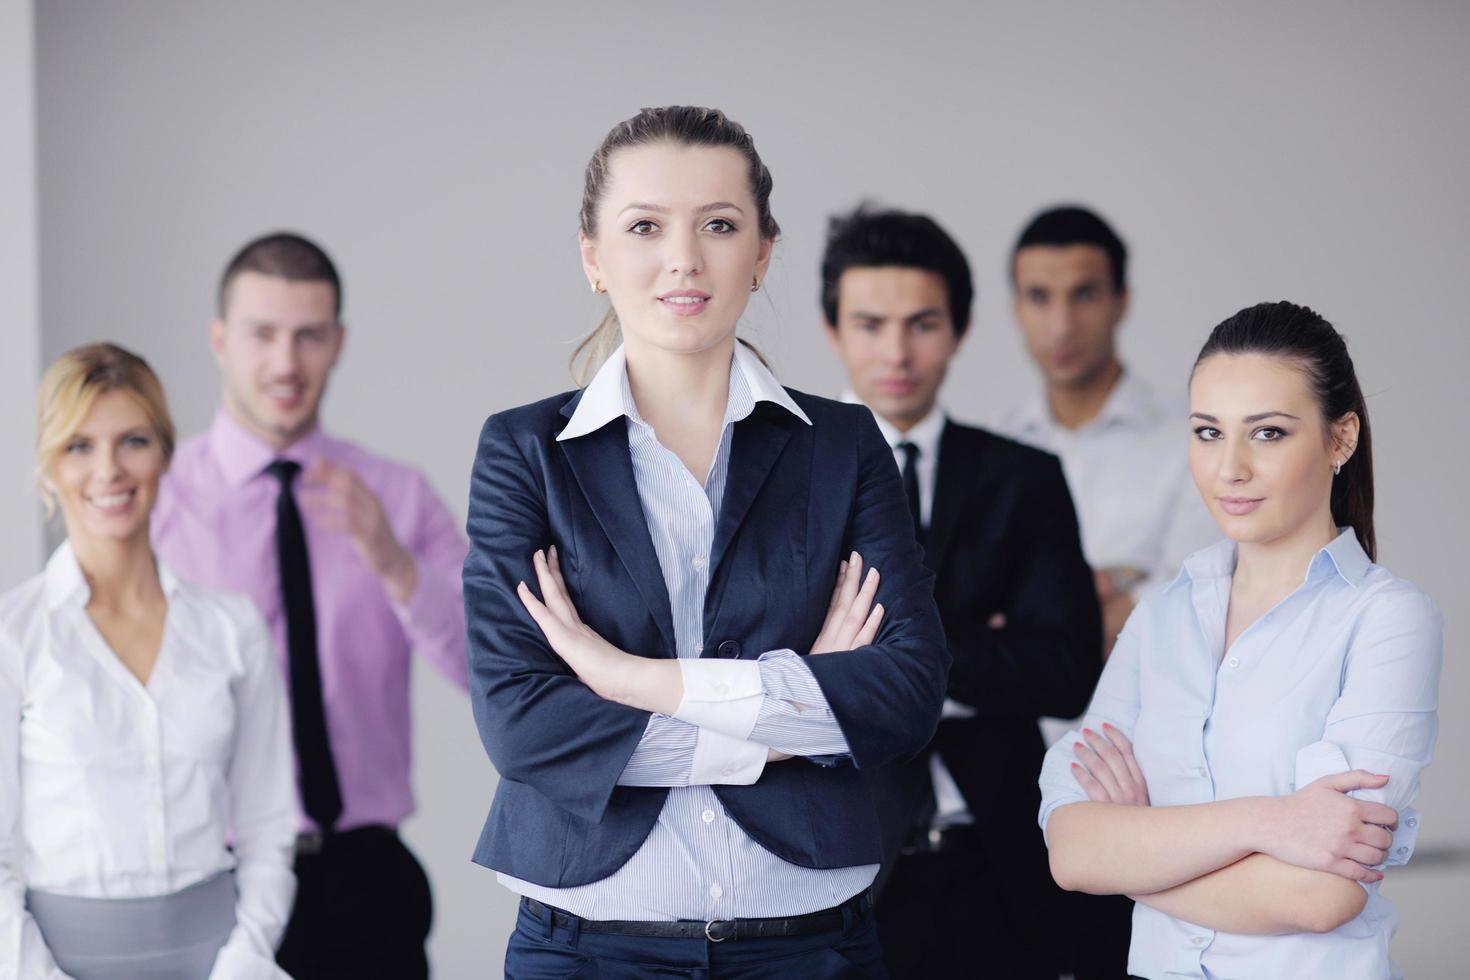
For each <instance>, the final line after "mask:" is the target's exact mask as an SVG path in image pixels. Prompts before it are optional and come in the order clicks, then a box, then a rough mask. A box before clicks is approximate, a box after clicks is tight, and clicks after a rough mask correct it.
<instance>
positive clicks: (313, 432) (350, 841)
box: [153, 234, 468, 980]
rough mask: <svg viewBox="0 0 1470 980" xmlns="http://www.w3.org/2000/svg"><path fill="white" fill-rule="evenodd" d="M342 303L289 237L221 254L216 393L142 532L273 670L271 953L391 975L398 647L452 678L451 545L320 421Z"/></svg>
mask: <svg viewBox="0 0 1470 980" xmlns="http://www.w3.org/2000/svg"><path fill="white" fill-rule="evenodd" d="M341 303H342V290H341V282H340V280H339V278H338V276H337V272H336V269H335V268H334V267H333V265H332V262H331V259H329V258H328V257H327V255H326V253H325V252H323V251H322V250H321V249H320V248H318V247H317V246H316V245H314V244H313V243H311V242H309V241H307V240H306V239H304V238H300V237H298V236H296V235H290V234H273V235H267V236H265V237H263V238H259V239H256V240H255V241H253V242H251V243H250V244H248V245H246V246H245V247H244V248H243V249H241V250H240V252H239V253H238V254H237V255H236V256H235V257H234V258H233V259H232V260H231V261H230V263H229V265H228V266H227V267H226V269H225V272H224V275H223V277H222V278H221V281H220V289H219V315H218V317H217V318H216V319H215V320H213V321H212V322H211V323H210V325H209V340H210V345H211V347H212V348H213V350H214V355H215V359H216V360H217V361H218V363H219V367H220V379H221V382H222V405H221V408H220V410H219V412H218V413H217V414H216V416H215V419H214V423H213V424H212V425H211V426H210V428H209V429H208V431H206V432H204V433H202V434H200V435H198V436H195V437H194V438H192V439H189V440H187V441H185V442H183V443H182V444H180V446H179V447H178V451H177V452H176V453H175V456H174V460H173V465H172V467H171V469H170V472H169V474H168V476H167V478H166V479H165V481H164V484H163V487H162V490H161V492H160V497H159V501H158V506H157V508H156V510H155V511H154V519H153V539H154V546H155V548H157V550H158V552H159V554H160V555H161V556H162V557H163V559H164V560H165V561H167V562H168V563H169V564H170V566H171V567H172V568H174V569H175V570H176V571H177V572H178V573H179V574H180V575H181V576H183V577H184V578H187V579H192V580H194V581H198V582H202V583H205V584H208V585H212V586H215V587H219V588H226V589H232V590H235V591H239V592H244V593H247V594H249V595H250V596H252V597H253V598H254V599H255V601H256V603H257V604H258V605H259V606H260V610H261V612H262V613H263V614H264V615H265V617H266V619H267V620H268V621H269V623H270V625H271V629H272V631H273V633H274V636H275V640H276V645H277V649H278V651H279V653H280V655H281V660H282V669H283V670H284V671H285V673H286V676H287V679H288V682H289V684H290V691H291V704H292V712H291V715H292V728H293V733H294V744H295V748H296V762H297V776H298V789H299V791H300V793H299V796H300V801H301V810H302V817H301V835H300V837H299V838H298V844H297V858H296V875H297V878H298V880H299V888H298V892H297V896H296V907H295V911H294V913H293V915H292V919H291V923H290V925H289V926H288V928H287V931H286V936H285V939H284V940H283V942H282V945H281V949H280V952H279V957H278V958H279V961H280V964H281V966H282V967H283V968H284V969H285V970H286V971H287V972H289V973H290V974H291V975H292V976H293V977H295V978H296V980H312V978H318V977H322V978H325V977H354V978H373V977H384V978H389V977H391V978H393V980H403V978H413V977H425V976H427V974H428V966H427V961H426V959H425V955H424V940H425V939H426V938H427V936H428V932H429V924H430V919H431V915H432V906H431V900H430V893H429V884H428V880H427V879H426V878H425V876H424V872H423V869H422V868H421V867H420V866H419V864H418V862H417V861H416V860H415V859H414V857H413V855H412V854H411V853H410V852H409V851H408V849H407V848H406V847H404V845H403V843H402V842H401V841H400V840H399V838H398V835H397V832H396V829H395V828H396V827H397V825H398V823H399V822H400V821H402V820H403V819H404V818H405V817H407V816H408V815H409V814H410V813H411V812H412V811H413V795H412V791H411V789H410V784H409V683H408V682H409V654H410V652H411V651H416V652H418V653H419V654H421V655H422V656H424V657H425V658H427V659H428V661H429V663H431V664H433V665H434V667H436V668H437V669H438V670H440V671H441V672H442V673H443V674H444V675H445V676H447V677H449V678H450V679H451V680H452V681H454V683H456V684H458V685H459V686H460V687H462V688H464V687H467V684H468V681H467V676H466V663H465V626H464V605H463V600H462V598H461V593H460V569H461V565H462V563H463V561H464V556H465V552H466V548H467V546H466V543H465V541H464V538H463V537H462V535H461V533H460V531H459V529H458V527H457V526H456V524H455V522H454V520H453V518H451V516H450V514H449V511H448V509H447V508H446V507H445V506H444V504H443V503H442V502H441V501H440V500H439V498H438V497H437V496H435V494H434V491H433V490H432V489H431V488H430V487H429V484H428V482H427V481H426V480H425V479H424V477H423V476H422V475H421V474H420V473H418V472H417V471H416V470H414V469H412V468H410V467H408V466H404V465H402V464H400V463H395V462H391V461H389V460H386V459H383V458H381V457H378V456H375V455H373V454H371V453H369V452H368V451H367V450H365V449H363V448H362V447H360V446H358V445H356V444H354V443H350V442H346V441H344V440H340V439H334V438H332V437H330V436H328V435H326V434H325V433H324V432H322V430H321V428H320V424H319V413H320V407H321V401H322V396H323V394H324V392H325V391H326V385H327V379H328V377H329V376H330V374H331V371H332V368H333V366H334V365H335V364H336V362H337V358H338V356H339V354H340V353H341V351H342V343H343V339H344V335H345V328H344V326H343V324H342V322H341V319H340V314H341Z"/></svg>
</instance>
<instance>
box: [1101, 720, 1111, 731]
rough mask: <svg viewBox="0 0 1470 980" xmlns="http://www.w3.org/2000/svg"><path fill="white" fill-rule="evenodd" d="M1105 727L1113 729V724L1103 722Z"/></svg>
mask: <svg viewBox="0 0 1470 980" xmlns="http://www.w3.org/2000/svg"><path fill="white" fill-rule="evenodd" d="M1103 728H1106V729H1107V730H1108V731H1112V730H1113V726H1112V725H1110V724H1108V723H1107V722H1103Z"/></svg>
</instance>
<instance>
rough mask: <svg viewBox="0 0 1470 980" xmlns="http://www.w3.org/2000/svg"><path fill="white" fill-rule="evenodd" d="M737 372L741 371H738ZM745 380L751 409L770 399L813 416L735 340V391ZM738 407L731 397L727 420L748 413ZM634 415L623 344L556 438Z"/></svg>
mask: <svg viewBox="0 0 1470 980" xmlns="http://www.w3.org/2000/svg"><path fill="white" fill-rule="evenodd" d="M737 372H738V374H737ZM737 377H738V378H739V380H740V381H742V382H744V384H745V387H746V389H747V390H748V391H749V392H750V397H751V404H750V406H749V408H750V409H753V408H754V407H755V403H756V402H771V403H772V404H775V405H779V406H781V407H782V408H784V409H786V411H788V412H790V413H791V414H792V415H795V416H796V417H797V418H799V419H801V420H802V421H803V422H805V423H806V424H807V425H811V424H812V420H811V419H809V418H807V415H806V413H805V412H803V411H802V410H801V406H799V405H797V404H796V402H795V401H794V400H793V399H792V397H791V395H790V393H789V392H787V391H786V389H785V388H783V387H781V383H780V382H779V381H777V380H776V376H775V375H773V374H772V373H771V370H770V368H768V367H766V366H765V365H764V364H762V363H761V360H760V358H759V357H757V356H756V355H755V353H754V352H753V351H751V350H750V349H749V348H747V347H746V346H745V345H744V344H742V343H739V342H737V343H736V344H735V357H734V360H733V361H731V364H730V384H731V391H732V392H733V391H734V390H735V389H736V387H737V385H736V378H737ZM735 411H739V407H738V406H737V405H735V404H732V403H731V402H730V401H727V403H726V421H739V418H744V417H745V415H749V414H750V412H749V410H746V411H745V413H744V414H743V415H740V416H739V418H731V417H730V415H731V413H732V412H735ZM623 417H626V418H632V419H635V420H638V421H642V420H641V419H640V418H639V416H638V409H637V406H636V405H634V404H633V396H632V393H631V391H629V389H628V355H627V353H626V352H625V351H624V349H623V346H622V345H621V344H619V345H618V349H617V350H615V351H613V352H612V354H611V355H610V356H609V357H608V359H607V361H606V362H604V363H603V365H602V367H600V368H598V369H597V373H596V374H595V375H593V376H592V381H591V382H590V383H588V385H587V387H586V388H584V389H582V397H581V398H580V399H579V400H578V402H577V407H576V409H575V410H574V411H573V412H572V417H571V419H570V420H568V422H567V424H566V427H565V428H563V429H562V430H561V433H560V434H559V435H558V436H557V437H556V441H557V442H563V441H565V440H567V439H576V438H578V437H580V436H585V435H588V434H589V433H592V432H596V431H597V430H598V429H601V428H602V427H603V426H604V425H607V424H608V423H609V422H611V421H613V420H614V419H617V418H623Z"/></svg>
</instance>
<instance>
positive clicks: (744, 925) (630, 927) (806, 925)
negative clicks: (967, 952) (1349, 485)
mask: <svg viewBox="0 0 1470 980" xmlns="http://www.w3.org/2000/svg"><path fill="white" fill-rule="evenodd" d="M872 907H873V898H872V893H871V892H870V891H863V892H860V893H858V894H857V895H854V896H853V897H852V898H849V899H848V900H847V901H845V902H843V903H842V904H841V905H834V906H832V907H831V908H830V909H823V910H822V911H820V912H808V913H806V914H805V915H792V916H787V917H786V918H784V919H715V920H714V921H712V922H700V921H697V920H680V921H677V922H645V921H641V920H637V919H627V920H624V919H584V918H582V917H581V916H578V915H573V914H572V913H570V912H566V911H563V910H562V909H558V908H553V907H552V906H550V905H543V904H541V903H540V902H538V901H536V900H535V899H534V898H527V897H524V896H523V897H522V898H521V908H523V909H525V910H526V911H527V912H529V913H531V916H532V917H533V918H535V919H536V921H538V922H545V921H546V917H547V916H548V915H550V916H551V917H552V922H553V924H554V925H558V926H567V927H572V926H574V925H575V927H576V928H577V930H578V931H579V932H586V933H605V934H608V935H614V936H644V937H648V938H654V939H708V940H709V941H710V942H712V943H722V942H724V941H725V940H727V939H768V938H770V937H773V936H810V935H813V934H815V933H819V932H835V931H838V930H841V929H844V928H846V926H847V919H848V916H849V915H850V916H853V917H854V918H860V917H862V916H865V915H867V914H868V912H869V911H870V910H871V909H872Z"/></svg>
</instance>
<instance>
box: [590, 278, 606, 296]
mask: <svg viewBox="0 0 1470 980" xmlns="http://www.w3.org/2000/svg"><path fill="white" fill-rule="evenodd" d="M592 292H594V293H596V294H597V295H599V296H601V295H602V294H603V293H605V292H607V290H606V289H603V288H602V280H601V279H594V280H592Z"/></svg>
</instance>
